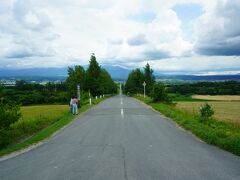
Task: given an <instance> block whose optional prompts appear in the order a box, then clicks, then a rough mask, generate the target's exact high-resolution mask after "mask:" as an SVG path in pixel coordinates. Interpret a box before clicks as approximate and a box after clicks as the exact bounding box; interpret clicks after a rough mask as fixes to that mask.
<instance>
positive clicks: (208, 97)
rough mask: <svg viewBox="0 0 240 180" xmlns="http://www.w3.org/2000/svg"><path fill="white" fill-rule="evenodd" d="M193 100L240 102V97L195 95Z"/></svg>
mask: <svg viewBox="0 0 240 180" xmlns="http://www.w3.org/2000/svg"><path fill="white" fill-rule="evenodd" d="M192 98H193V99H202V100H214V101H240V96H237V95H215V96H210V95H193V96H192Z"/></svg>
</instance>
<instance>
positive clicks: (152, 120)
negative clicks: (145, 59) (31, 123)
mask: <svg viewBox="0 0 240 180" xmlns="http://www.w3.org/2000/svg"><path fill="white" fill-rule="evenodd" d="M0 179H1V180H13V179H14V180H62V179H64V180H68V179H69V180H71V179H76V180H165V179H166V180H178V179H181V180H239V179H240V157H238V156H235V155H233V154H231V153H228V152H226V151H224V150H221V149H219V148H217V147H215V146H211V145H208V144H206V143H204V142H201V141H200V140H198V139H197V138H196V137H195V136H193V135H192V134H191V133H189V132H186V131H184V130H182V129H181V128H179V127H178V126H177V125H176V124H175V123H174V122H173V121H171V120H169V119H166V118H164V117H163V116H162V115H161V114H159V113H158V112H155V111H153V110H152V109H151V108H149V107H148V106H146V105H144V104H143V103H141V102H139V101H137V100H135V99H133V98H130V97H126V96H120V95H119V96H115V97H112V98H109V99H107V100H105V101H104V102H102V103H101V104H99V105H97V106H95V107H93V108H92V109H90V110H89V111H87V112H85V113H84V114H82V115H80V116H78V117H77V119H76V120H75V121H73V122H72V123H70V124H69V125H68V126H67V127H66V128H64V129H63V130H62V131H60V132H59V133H57V134H56V135H55V136H53V137H52V138H50V139H49V140H48V141H47V142H46V143H43V144H42V145H41V146H39V147H37V148H35V149H32V150H30V151H28V152H26V153H23V154H20V155H18V156H16V157H13V158H10V159H7V160H2V161H1V162H0Z"/></svg>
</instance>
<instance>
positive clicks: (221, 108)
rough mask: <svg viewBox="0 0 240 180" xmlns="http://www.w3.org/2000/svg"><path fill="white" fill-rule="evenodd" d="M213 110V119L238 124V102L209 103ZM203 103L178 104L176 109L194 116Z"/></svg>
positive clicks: (239, 119)
mask: <svg viewBox="0 0 240 180" xmlns="http://www.w3.org/2000/svg"><path fill="white" fill-rule="evenodd" d="M208 103H209V104H210V105H211V106H212V107H213V109H214V111H215V114H214V118H216V119H219V120H222V121H228V122H233V123H239V124H240V102H229V101H228V102H227V101H210V102H208ZM202 104H204V102H178V103H177V105H176V107H177V108H178V109H180V110H183V111H186V112H189V113H192V114H196V113H198V112H199V107H200V106H201V105H202Z"/></svg>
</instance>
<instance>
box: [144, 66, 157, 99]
mask: <svg viewBox="0 0 240 180" xmlns="http://www.w3.org/2000/svg"><path fill="white" fill-rule="evenodd" d="M144 81H145V82H146V84H147V85H146V94H147V95H149V94H150V93H151V91H152V88H153V85H154V83H155V77H154V75H153V70H152V69H151V67H150V65H149V64H148V63H147V64H146V66H145V67H144Z"/></svg>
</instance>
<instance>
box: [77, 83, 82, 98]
mask: <svg viewBox="0 0 240 180" xmlns="http://www.w3.org/2000/svg"><path fill="white" fill-rule="evenodd" d="M77 98H78V100H79V101H80V98H81V95H80V84H78V85H77Z"/></svg>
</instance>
